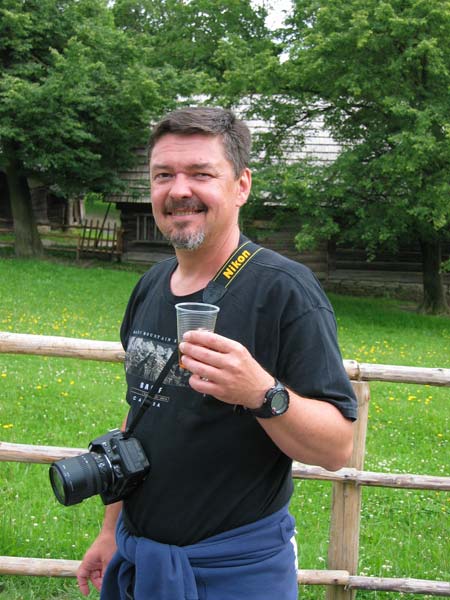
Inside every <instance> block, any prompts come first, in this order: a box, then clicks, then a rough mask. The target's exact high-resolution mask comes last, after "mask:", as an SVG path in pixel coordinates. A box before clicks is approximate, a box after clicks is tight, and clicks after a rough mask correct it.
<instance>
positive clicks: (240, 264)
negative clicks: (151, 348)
mask: <svg viewBox="0 0 450 600" xmlns="http://www.w3.org/2000/svg"><path fill="white" fill-rule="evenodd" d="M239 242H240V244H239V246H238V247H237V248H236V250H235V251H234V252H233V254H232V255H231V256H230V257H229V258H228V260H227V261H226V262H225V263H224V264H223V265H222V266H221V267H220V269H219V270H218V271H217V273H216V275H215V276H214V278H213V279H212V280H211V281H210V282H209V283H208V285H207V286H206V288H205V289H204V290H203V302H206V303H208V304H214V303H215V302H217V301H218V300H220V299H221V298H222V297H223V296H224V295H225V294H226V292H227V290H228V287H229V285H230V283H231V282H232V281H234V280H235V278H236V277H237V275H239V274H240V273H241V271H242V270H243V269H244V268H245V267H246V266H247V264H248V263H249V262H250V260H251V259H252V258H253V257H254V256H256V254H258V252H259V251H260V250H262V247H261V246H258V244H255V243H254V242H251V241H250V240H245V238H243V237H241V239H240V240H239ZM177 360H178V348H175V350H174V351H173V352H172V354H171V355H170V357H169V360H168V361H167V362H166V364H165V365H164V367H163V368H162V369H161V372H160V374H159V375H158V377H157V378H156V381H155V382H154V383H153V385H152V387H151V388H150V389H149V391H148V392H147V393H146V394H145V397H144V399H143V400H142V403H141V405H140V407H139V409H138V411H137V413H136V415H135V416H134V418H133V420H132V421H131V423H130V424H129V425H127V427H126V429H125V431H124V435H125V436H127V437H129V436H130V435H131V434H132V433H133V431H134V430H135V429H136V427H137V425H138V423H139V421H140V420H141V419H142V417H143V415H144V413H145V411H146V410H147V408H149V406H150V404H151V403H152V402H153V400H154V397H155V395H156V394H157V393H158V390H159V388H160V387H161V385H162V384H163V382H164V380H165V378H166V377H167V375H168V374H169V371H170V369H171V368H172V366H173V365H174V363H175V362H176V361H177Z"/></svg>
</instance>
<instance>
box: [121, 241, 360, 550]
mask: <svg viewBox="0 0 450 600" xmlns="http://www.w3.org/2000/svg"><path fill="white" fill-rule="evenodd" d="M175 267H176V260H175V259H169V260H166V261H163V262H161V263H159V264H157V265H155V266H154V267H153V268H152V269H151V270H150V271H148V272H147V273H146V274H145V275H144V276H143V277H142V278H141V280H140V281H139V283H138V284H137V286H136V288H135V290H134V291H133V293H132V296H131V298H130V301H129V303H128V307H127V310H126V313H125V317H124V320H123V323H122V328H121V339H122V343H123V346H124V348H125V349H126V351H127V352H126V361H125V367H126V377H127V384H128V391H127V401H128V402H129V404H130V406H131V410H130V415H134V414H135V411H136V410H137V408H138V406H139V403H140V402H141V401H142V398H143V397H144V395H145V392H146V391H148V389H149V388H150V387H151V384H152V382H154V381H155V380H156V378H157V376H158V374H159V372H160V371H161V369H162V368H163V366H164V364H165V362H166V361H167V359H168V358H169V356H170V354H171V353H172V351H173V350H174V348H176V345H177V340H176V317H175V308H174V306H175V304H176V303H177V302H183V301H202V293H201V292H199V293H197V294H193V295H190V296H188V297H175V296H173V294H172V293H171V291H170V277H171V274H172V273H173V270H174V269H175ZM217 304H218V305H219V306H220V312H219V315H218V318H217V324H216V332H217V333H219V334H221V335H224V336H226V337H228V338H231V339H234V340H237V341H239V342H240V343H242V344H243V345H244V346H245V347H246V348H247V349H248V350H249V351H250V353H251V354H252V355H253V356H254V357H255V359H256V360H257V361H258V362H259V363H260V364H261V365H262V366H263V367H264V368H265V369H266V370H267V371H268V372H269V373H271V374H272V375H273V376H274V377H276V378H277V379H279V380H280V381H282V382H283V383H284V384H285V385H287V386H288V387H290V388H292V389H293V390H295V391H296V392H298V393H299V394H301V395H303V396H306V397H310V398H315V399H317V400H318V401H321V400H322V401H327V402H331V403H332V404H334V405H335V406H337V407H338V409H339V410H340V411H341V412H342V414H343V415H344V416H345V417H347V418H349V419H355V418H356V401H355V398H354V395H353V391H352V387H351V385H350V382H349V380H348V377H347V374H346V372H345V370H344V367H343V364H342V357H341V354H340V351H339V348H338V345H337V339H336V324H335V319H334V314H333V310H332V308H331V306H330V304H329V301H328V300H327V298H326V296H325V295H324V293H323V291H322V289H321V287H320V285H319V283H318V281H317V280H316V278H315V277H314V275H313V274H312V273H311V271H310V270H309V269H307V268H306V267H305V266H303V265H301V264H299V263H297V262H294V261H290V260H288V259H287V258H285V257H282V256H280V255H278V254H276V253H275V252H272V251H270V250H266V249H264V250H262V251H261V252H259V253H258V254H257V255H255V256H254V257H253V259H252V260H251V261H250V262H248V263H247V264H246V267H245V269H243V270H242V272H240V273H239V274H238V275H237V276H236V277H235V279H234V280H233V281H232V283H231V285H230V286H229V287H228V289H227V293H226V294H225V295H224V296H223V298H222V299H220V300H219V301H217ZM188 381H189V373H188V372H187V371H185V370H183V369H180V368H179V366H178V365H177V364H176V365H175V366H174V367H173V368H172V370H171V371H170V373H169V375H168V377H167V378H166V380H165V381H164V383H163V385H162V386H161V389H160V390H158V394H157V396H156V397H155V400H154V401H153V403H152V405H151V406H150V408H149V409H148V410H147V412H146V414H145V415H144V417H143V419H142V421H141V422H140V423H139V425H138V427H137V430H136V437H138V438H139V439H140V441H141V442H142V444H143V446H144V448H145V451H146V453H147V456H148V457H149V460H150V462H151V471H150V474H149V476H148V477H147V479H146V480H145V481H144V482H143V483H142V484H141V485H140V486H139V487H138V489H137V490H136V491H134V492H133V493H132V495H131V496H130V497H128V498H127V499H126V500H125V501H124V509H123V515H124V522H125V525H126V527H127V528H128V529H129V530H130V531H131V533H133V534H134V535H139V536H145V537H148V538H151V539H153V540H156V541H159V542H162V543H169V544H177V545H180V546H183V545H187V544H192V543H195V542H197V541H199V540H202V539H204V538H206V537H210V536H212V535H215V534H218V533H221V532H223V531H227V530H229V529H232V528H235V527H239V526H241V525H245V524H247V523H251V522H254V521H256V520H258V519H260V518H263V517H265V516H267V515H269V514H271V513H273V512H275V511H276V510H278V509H280V508H281V507H282V506H283V505H284V504H286V503H287V502H288V501H289V498H290V496H291V494H292V489H293V486H292V477H291V467H292V461H291V459H290V458H288V457H287V456H286V455H285V454H283V452H281V450H279V449H278V447H277V446H276V445H275V444H274V443H273V442H272V440H271V439H270V438H269V436H268V435H267V434H266V433H265V431H264V430H263V428H262V427H261V426H260V425H259V423H258V421H257V420H256V419H255V418H254V417H253V416H252V415H251V414H249V413H248V412H246V411H244V413H241V412H240V411H236V410H235V409H234V407H233V406H232V405H228V404H226V403H224V402H221V401H219V400H217V399H215V398H213V397H211V396H204V395H202V394H199V393H197V392H195V391H194V390H192V388H190V387H189V383H188Z"/></svg>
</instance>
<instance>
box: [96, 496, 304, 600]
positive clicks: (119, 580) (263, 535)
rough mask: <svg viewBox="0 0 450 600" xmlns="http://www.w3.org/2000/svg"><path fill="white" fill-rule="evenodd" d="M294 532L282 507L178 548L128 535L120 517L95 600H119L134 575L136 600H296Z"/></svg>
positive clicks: (287, 514)
mask: <svg viewBox="0 0 450 600" xmlns="http://www.w3.org/2000/svg"><path fill="white" fill-rule="evenodd" d="M294 533H295V523H294V518H293V517H292V516H291V515H290V514H289V511H288V508H287V506H286V507H284V508H282V509H281V510H279V511H277V512H276V513H274V514H272V515H270V516H268V517H265V518H263V519H260V520H259V521H256V522H255V523H250V524H248V525H244V526H242V527H238V528H236V529H232V530H230V531H227V532H225V533H220V534H218V535H215V536H213V537H210V538H207V539H205V540H202V541H201V542H198V543H196V544H192V545H190V546H182V547H181V546H174V545H170V544H161V543H159V542H155V541H152V540H149V539H147V538H143V537H136V536H133V535H131V534H130V533H129V532H128V531H127V530H126V529H125V527H124V525H123V522H122V519H121V517H119V521H118V524H117V530H116V541H117V552H116V554H115V555H114V556H113V558H112V560H111V562H110V564H109V565H108V568H107V570H106V573H105V575H104V578H103V585H102V590H101V596H100V598H101V600H124V599H125V598H126V590H127V589H128V587H129V586H130V584H131V582H132V581H133V576H134V581H135V584H134V598H135V600H202V599H203V598H206V592H208V600H236V599H237V598H245V600H266V599H267V600H274V598H280V599H281V598H283V600H296V599H297V577H296V564H295V552H294V546H293V544H292V543H291V540H292V538H293V536H294Z"/></svg>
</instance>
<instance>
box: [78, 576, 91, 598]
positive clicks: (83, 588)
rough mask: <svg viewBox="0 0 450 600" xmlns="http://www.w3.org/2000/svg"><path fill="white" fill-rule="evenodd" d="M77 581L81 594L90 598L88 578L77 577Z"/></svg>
mask: <svg viewBox="0 0 450 600" xmlns="http://www.w3.org/2000/svg"><path fill="white" fill-rule="evenodd" d="M77 581H78V588H79V590H80V592H81V593H82V594H83V596H88V595H89V584H88V580H87V578H86V577H83V576H81V575H77Z"/></svg>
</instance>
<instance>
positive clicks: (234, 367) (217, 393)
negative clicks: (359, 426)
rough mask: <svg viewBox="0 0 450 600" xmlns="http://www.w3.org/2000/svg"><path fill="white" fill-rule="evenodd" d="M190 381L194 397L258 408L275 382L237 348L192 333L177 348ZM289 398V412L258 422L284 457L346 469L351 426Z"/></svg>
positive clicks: (327, 408)
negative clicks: (201, 394) (207, 397)
mask: <svg viewBox="0 0 450 600" xmlns="http://www.w3.org/2000/svg"><path fill="white" fill-rule="evenodd" d="M180 350H181V352H182V354H183V364H184V365H185V367H186V368H187V369H188V370H189V371H190V372H191V373H192V377H191V378H190V380H189V383H190V385H191V387H192V388H193V389H194V390H196V391H197V392H200V393H203V394H209V395H211V396H214V397H215V398H217V399H218V400H222V401H223V402H227V403H228V404H236V405H242V406H244V407H246V408H250V409H253V408H258V407H260V406H261V405H262V403H263V400H264V396H265V393H266V391H267V390H268V389H269V388H270V387H272V386H273V384H274V380H273V377H272V376H271V375H270V374H269V373H268V372H267V371H265V370H264V369H263V368H262V367H261V365H259V364H258V363H257V362H256V360H255V359H254V358H253V357H252V356H251V355H250V353H249V352H248V350H247V349H246V348H245V347H244V346H243V345H242V344H240V343H238V342H235V341H233V340H230V339H228V338H225V337H223V336H220V335H217V334H214V333H209V332H205V331H190V332H188V333H187V334H186V335H185V337H184V341H183V343H182V345H181V348H180ZM289 392H290V404H289V409H288V411H287V412H286V413H285V414H283V415H281V416H278V417H274V418H273V419H258V421H259V423H260V424H261V426H262V427H263V428H264V430H265V431H266V433H267V434H268V435H269V436H270V437H271V438H272V440H273V441H274V443H275V444H276V445H277V446H278V447H279V448H280V450H282V451H283V452H284V453H285V454H286V455H287V456H289V457H290V458H292V459H294V460H298V461H300V462H304V463H308V464H314V465H320V466H322V467H324V468H326V469H330V470H336V469H339V468H341V467H342V466H344V465H345V464H346V462H347V461H348V459H349V458H350V455H351V452H352V448H353V426H352V422H351V421H350V420H349V419H346V418H345V417H344V416H343V415H342V414H341V413H340V411H339V410H338V409H337V408H336V407H335V406H333V405H332V404H330V403H329V402H321V401H318V400H314V399H310V398H304V397H302V396H300V395H298V394H296V393H295V392H293V391H291V390H289Z"/></svg>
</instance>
